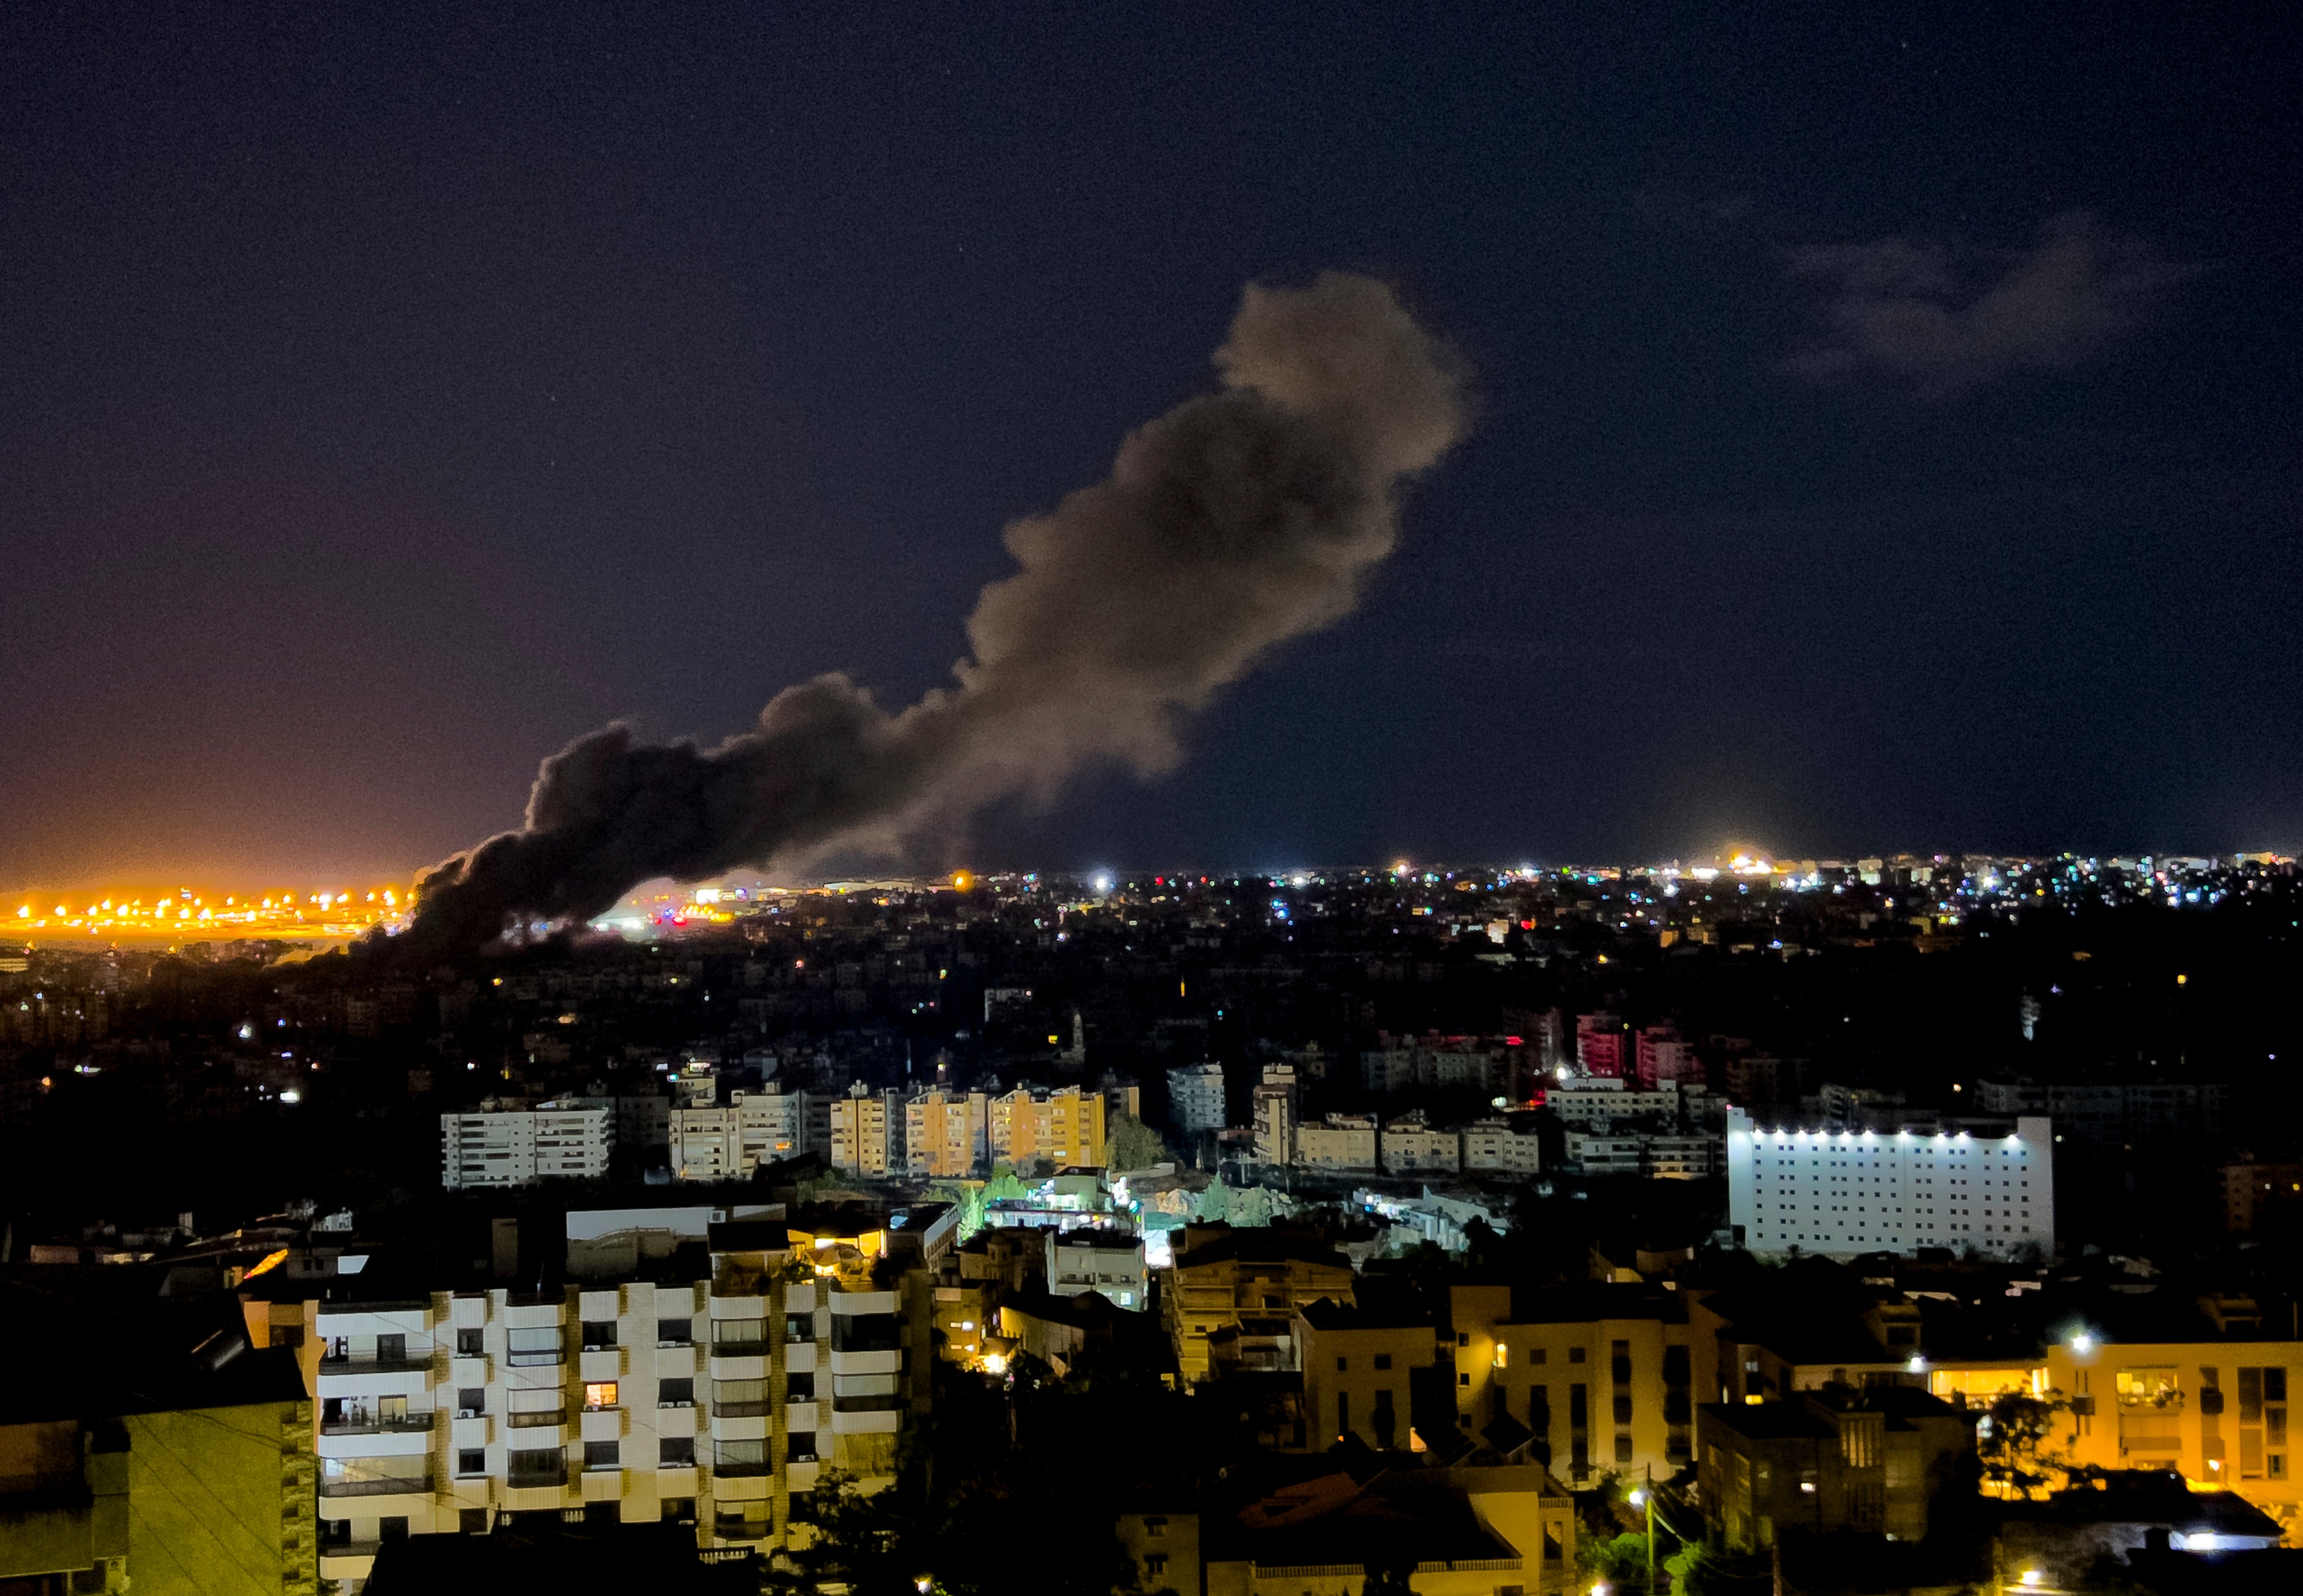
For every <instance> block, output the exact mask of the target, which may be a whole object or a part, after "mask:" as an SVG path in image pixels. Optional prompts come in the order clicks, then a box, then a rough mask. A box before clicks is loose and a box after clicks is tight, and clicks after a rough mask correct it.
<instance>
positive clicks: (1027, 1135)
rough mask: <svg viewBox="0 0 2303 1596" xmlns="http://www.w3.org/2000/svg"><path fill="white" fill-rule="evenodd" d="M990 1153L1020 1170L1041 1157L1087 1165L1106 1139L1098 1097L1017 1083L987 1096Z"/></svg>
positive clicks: (1071, 1089)
mask: <svg viewBox="0 0 2303 1596" xmlns="http://www.w3.org/2000/svg"><path fill="white" fill-rule="evenodd" d="M1106 1139H1107V1132H1106V1130H1105V1127H1104V1102H1103V1095H1102V1094H1101V1093H1097V1092H1082V1091H1081V1090H1080V1089H1079V1088H1078V1087H1077V1086H1059V1087H1056V1088H1055V1089H1054V1090H1052V1091H1050V1090H1048V1089H1046V1088H1043V1087H1036V1086H1019V1087H1017V1089H1016V1090H1015V1091H1013V1092H1009V1093H1007V1094H1004V1095H1002V1096H999V1097H995V1098H993V1099H992V1100H991V1157H992V1161H994V1162H995V1163H1003V1164H1007V1165H1008V1166H1010V1167H1011V1168H1017V1169H1020V1168H1023V1167H1025V1166H1026V1165H1029V1164H1031V1163H1033V1162H1034V1161H1038V1160H1041V1159H1045V1160H1046V1161H1048V1162H1050V1163H1051V1164H1053V1165H1054V1166H1055V1167H1056V1168H1058V1169H1059V1170H1060V1169H1062V1168H1064V1167H1065V1166H1067V1165H1070V1164H1093V1163H1097V1162H1099V1161H1101V1159H1102V1157H1103V1144H1104V1142H1105V1140H1106Z"/></svg>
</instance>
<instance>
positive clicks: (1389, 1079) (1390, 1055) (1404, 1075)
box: [1360, 1047, 1415, 1092]
mask: <svg viewBox="0 0 2303 1596" xmlns="http://www.w3.org/2000/svg"><path fill="white" fill-rule="evenodd" d="M1414 1084H1415V1050H1414V1049H1413V1048H1412V1047H1384V1048H1362V1049H1361V1050H1360V1085H1362V1086H1365V1087H1366V1088H1367V1089H1368V1090H1369V1091H1371V1092H1400V1091H1405V1089H1406V1088H1407V1087H1409V1086H1412V1085H1414Z"/></svg>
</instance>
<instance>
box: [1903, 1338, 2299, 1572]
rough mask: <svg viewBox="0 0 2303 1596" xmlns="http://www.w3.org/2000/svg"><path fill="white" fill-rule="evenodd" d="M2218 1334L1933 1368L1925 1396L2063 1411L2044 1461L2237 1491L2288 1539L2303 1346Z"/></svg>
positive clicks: (2294, 1505)
mask: <svg viewBox="0 0 2303 1596" xmlns="http://www.w3.org/2000/svg"><path fill="white" fill-rule="evenodd" d="M2225 1333H2226V1336H2227V1337H2228V1338H2226V1339H2218V1340H2194V1341H2109V1340H2105V1339H2102V1338H2098V1337H2096V1336H2094V1335H2091V1334H2088V1332H2086V1331H2083V1330H2082V1331H2077V1332H2074V1334H2072V1335H2071V1337H2069V1338H2066V1339H2064V1340H2062V1341H2059V1342H2057V1343H2055V1344H2054V1346H2052V1347H2048V1348H2047V1350H2046V1355H2045V1356H2044V1357H2041V1358H2038V1359H2036V1360H2031V1361H2029V1362H2023V1363H1994V1364H1955V1363H1954V1364H1941V1365H1936V1366H1932V1367H1930V1368H1929V1369H1928V1389H1930V1390H1932V1391H1934V1392H1935V1393H1936V1395H1937V1396H1941V1397H1945V1398H1950V1399H1951V1400H1953V1401H1954V1402H1963V1403H1966V1404H1968V1405H1970V1406H1983V1405H1985V1404H1987V1403H1988V1402H1989V1401H1990V1400H1991V1398H1993V1397H1995V1396H1996V1395H1998V1394H1999V1393H2000V1392H2002V1391H2005V1390H2020V1391H2024V1392H2026V1393H2028V1394H2030V1395H2033V1396H2037V1397H2042V1398H2049V1399H2051V1400H2060V1401H2067V1402H2068V1403H2069V1405H2070V1406H2069V1411H2067V1412H2063V1413H2058V1414H2056V1424H2057V1432H2056V1435H2055V1437H2054V1440H2053V1441H2052V1442H2051V1443H2050V1444H2049V1445H2048V1447H2047V1448H2045V1450H2046V1453H2047V1454H2048V1455H2049V1456H2051V1457H2057V1458H2059V1459H2060V1460H2061V1461H2063V1462H2065V1463H2068V1464H2070V1465H2072V1466H2075V1467H2093V1468H2105V1469H2161V1470H2172V1471H2173V1472H2175V1473H2178V1474H2181V1475H2182V1476H2183V1477H2184V1478H2185V1479H2186V1480H2188V1481H2189V1482H2191V1484H2192V1485H2193V1486H2195V1487H2198V1488H2201V1489H2223V1490H2236V1491H2238V1492H2239V1493H2240V1495H2241V1496H2244V1497H2245V1498H2246V1499H2248V1501H2250V1502H2253V1503H2254V1504H2255V1505H2256V1506H2257V1507H2260V1508H2262V1509H2263V1510H2264V1511H2265V1512H2266V1513H2268V1514H2270V1515H2271V1516H2273V1518H2275V1519H2277V1520H2278V1521H2279V1522H2280V1524H2282V1525H2284V1526H2288V1527H2290V1528H2292V1526H2293V1525H2294V1524H2295V1523H2296V1521H2297V1517H2298V1512H2299V1509H2303V1487H2299V1485H2298V1483H2297V1480H2296V1470H2297V1466H2298V1465H2297V1459H2296V1451H2297V1448H2296V1446H2295V1443H2294V1440H2293V1439H2292V1437H2293V1431H2291V1430H2290V1423H2289V1415H2290V1413H2292V1412H2293V1408H2292V1407H2291V1406H2290V1396H2289V1394H2290V1391H2293V1390H2297V1389H2303V1342H2297V1341H2270V1340H2259V1339H2256V1338H2255V1336H2256V1335H2257V1334H2258V1333H2259V1332H2257V1331H2255V1330H2253V1328H2252V1326H2251V1325H2249V1324H2247V1323H2246V1322H2240V1323H2237V1324H2231V1325H2229V1326H2228V1328H2227V1329H2226V1332H2225Z"/></svg>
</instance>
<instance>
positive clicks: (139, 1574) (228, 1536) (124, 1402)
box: [0, 1269, 318, 1596]
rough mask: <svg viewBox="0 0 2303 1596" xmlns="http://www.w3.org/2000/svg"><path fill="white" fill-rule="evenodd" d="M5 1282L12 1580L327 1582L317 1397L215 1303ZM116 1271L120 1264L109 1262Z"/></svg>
mask: <svg viewBox="0 0 2303 1596" xmlns="http://www.w3.org/2000/svg"><path fill="white" fill-rule="evenodd" d="M31 1272H32V1273H33V1274H35V1275H51V1274H52V1275H55V1276H56V1277H58V1278H56V1279H54V1280H52V1281H51V1280H45V1279H44V1280H42V1281H40V1282H38V1283H37V1284H35V1283H32V1282H30V1281H23V1280H21V1279H20V1280H17V1281H9V1282H0V1347H4V1349H5V1350H6V1352H7V1353H8V1354H9V1356H10V1361H11V1364H12V1366H13V1368H14V1369H16V1370H17V1371H18V1372H19V1374H18V1378H15V1379H13V1380H11V1381H8V1382H7V1383H6V1385H5V1386H4V1388H0V1590H5V1591H8V1592H26V1593H27V1596H32V1593H38V1596H48V1593H49V1592H55V1593H56V1596H62V1593H63V1592H67V1591H69V1592H111V1593H112V1596H120V1593H122V1592H127V1591H130V1590H134V1591H136V1592H160V1593H161V1596H206V1593H207V1592H227V1591H251V1590H253V1591H262V1592H267V1593H269V1592H280V1593H281V1596H314V1592H316V1590H317V1589H318V1572H317V1566H316V1549H315V1530H314V1524H313V1503H314V1496H313V1482H314V1478H315V1473H314V1465H313V1459H312V1406H311V1402H310V1400H309V1398H308V1397H307V1396H306V1395H305V1390H304V1383H303V1381H302V1380H301V1378H300V1377H299V1372H298V1369H297V1364H296V1360H295V1358H294V1357H293V1356H292V1355H290V1354H289V1353H287V1352H284V1351H282V1350H279V1349H276V1348H274V1349H268V1350H265V1349H252V1348H251V1347H250V1345H249V1337H248V1336H247V1335H246V1334H245V1333H243V1331H242V1330H241V1329H240V1326H239V1325H238V1324H237V1323H234V1322H232V1320H233V1319H234V1318H235V1317H236V1315H234V1314H233V1313H232V1310H231V1308H230V1307H229V1306H224V1307H219V1306H217V1305H215V1299H214V1298H209V1299H207V1303H206V1304H202V1303H200V1302H198V1301H197V1300H194V1299H181V1298H175V1299H172V1298H159V1297H153V1296H140V1297H125V1298H124V1297H123V1296H122V1294H121V1293H119V1292H118V1291H117V1289H116V1287H117V1285H118V1284H119V1282H117V1281H114V1280H110V1279H107V1280H105V1281H104V1289H102V1290H100V1291H99V1292H98V1293H97V1294H95V1295H92V1296H80V1289H81V1288H83V1287H85V1286H87V1285H89V1283H90V1282H89V1281H88V1280H86V1279H80V1280H73V1279H69V1278H66V1277H68V1276H69V1275H70V1274H71V1273H72V1272H73V1271H63V1270H55V1271H43V1270H38V1269H36V1270H34V1271H31ZM89 1272H90V1273H91V1274H96V1275H111V1274H113V1273H114V1272H115V1271H111V1270H100V1271H89Z"/></svg>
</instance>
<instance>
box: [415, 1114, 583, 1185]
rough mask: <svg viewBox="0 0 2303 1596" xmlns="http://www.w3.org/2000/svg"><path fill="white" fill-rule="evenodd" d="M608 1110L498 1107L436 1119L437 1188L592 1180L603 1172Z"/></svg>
mask: <svg viewBox="0 0 2303 1596" xmlns="http://www.w3.org/2000/svg"><path fill="white" fill-rule="evenodd" d="M614 1117H615V1115H614V1110H612V1108H607V1107H603V1106H598V1105H593V1104H586V1105H583V1106H578V1105H577V1104H574V1103H566V1102H544V1103H526V1102H496V1101H494V1100H493V1099H492V1100H490V1101H488V1102H483V1103H482V1104H481V1105H480V1106H479V1107H478V1108H477V1109H476V1110H473V1111H471V1112H469V1113H458V1114H443V1115H441V1116H440V1184H441V1185H442V1186H444V1187H446V1188H447V1189H448V1190H450V1191H451V1192H452V1191H462V1190H466V1189H468V1188H471V1187H476V1186H534V1185H535V1184H536V1182H538V1181H540V1180H598V1179H600V1178H603V1177H604V1176H605V1175H606V1174H607V1172H608V1144H609V1140H610V1137H609V1126H610V1122H611V1121H612V1119H614Z"/></svg>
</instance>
